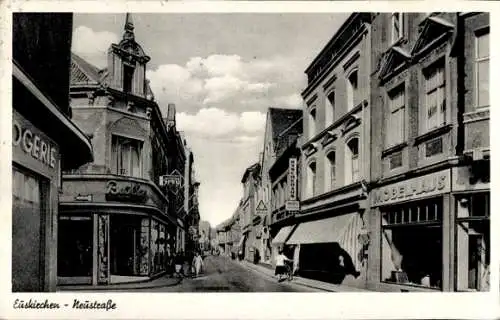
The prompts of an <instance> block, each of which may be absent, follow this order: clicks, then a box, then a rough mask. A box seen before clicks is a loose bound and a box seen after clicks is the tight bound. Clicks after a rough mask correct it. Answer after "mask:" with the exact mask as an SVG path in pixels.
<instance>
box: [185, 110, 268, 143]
mask: <svg viewBox="0 0 500 320" xmlns="http://www.w3.org/2000/svg"><path fill="white" fill-rule="evenodd" d="M265 121H266V115H265V114H264V113H261V112H258V111H249V112H243V113H241V114H239V113H234V112H227V111H224V110H221V109H218V108H204V109H201V110H199V111H198V112H197V113H196V114H194V115H193V114H187V113H185V112H180V113H178V114H177V127H178V129H179V130H182V131H184V132H186V133H190V134H193V135H198V136H201V137H212V138H228V137H233V138H238V137H240V136H244V137H246V138H247V139H248V138H249V137H250V138H251V137H252V136H253V137H255V136H256V135H259V134H261V133H262V132H263V130H264V124H265Z"/></svg>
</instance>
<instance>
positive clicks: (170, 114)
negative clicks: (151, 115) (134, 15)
mask: <svg viewBox="0 0 500 320" xmlns="http://www.w3.org/2000/svg"><path fill="white" fill-rule="evenodd" d="M170 128H175V104H174V103H169V104H168V108H167V129H168V130H170Z"/></svg>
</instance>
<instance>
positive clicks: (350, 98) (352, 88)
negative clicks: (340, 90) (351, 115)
mask: <svg viewBox="0 0 500 320" xmlns="http://www.w3.org/2000/svg"><path fill="white" fill-rule="evenodd" d="M357 90H358V70H357V69H355V70H354V71H352V72H351V73H350V74H349V76H348V77H347V111H349V110H351V109H353V108H354V106H355V99H356V92H357Z"/></svg>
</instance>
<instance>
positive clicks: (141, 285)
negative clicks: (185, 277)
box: [57, 275, 182, 292]
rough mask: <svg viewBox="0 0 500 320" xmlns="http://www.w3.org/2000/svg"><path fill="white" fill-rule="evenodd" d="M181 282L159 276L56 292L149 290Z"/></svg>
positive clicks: (65, 286) (77, 286) (62, 289)
mask: <svg viewBox="0 0 500 320" xmlns="http://www.w3.org/2000/svg"><path fill="white" fill-rule="evenodd" d="M181 282H182V279H179V278H171V277H170V276H169V275H165V276H161V277H159V278H156V279H153V280H149V281H142V282H135V283H115V284H108V285H99V286H92V285H64V286H57V291H59V292H63V291H102V290H106V291H113V290H131V291H133V290H134V289H149V288H151V289H152V288H161V287H171V286H176V285H178V284H180V283H181Z"/></svg>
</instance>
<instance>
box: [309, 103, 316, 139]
mask: <svg viewBox="0 0 500 320" xmlns="http://www.w3.org/2000/svg"><path fill="white" fill-rule="evenodd" d="M315 134H316V109H311V111H310V112H309V138H312V137H314V135H315Z"/></svg>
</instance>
